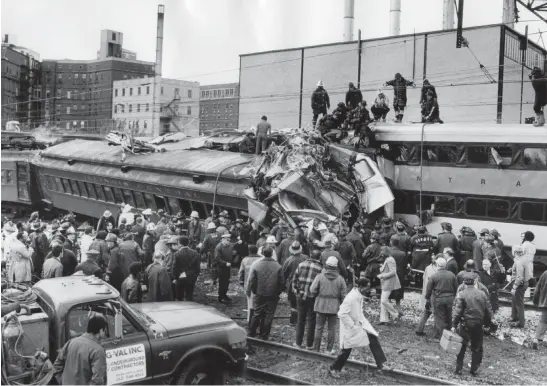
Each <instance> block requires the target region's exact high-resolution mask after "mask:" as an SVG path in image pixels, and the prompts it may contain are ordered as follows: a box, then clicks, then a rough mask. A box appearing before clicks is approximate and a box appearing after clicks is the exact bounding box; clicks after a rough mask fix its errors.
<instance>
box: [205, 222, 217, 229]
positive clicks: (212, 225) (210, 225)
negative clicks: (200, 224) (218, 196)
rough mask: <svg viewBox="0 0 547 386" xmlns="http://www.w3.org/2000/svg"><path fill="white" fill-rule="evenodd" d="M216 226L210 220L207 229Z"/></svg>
mask: <svg viewBox="0 0 547 386" xmlns="http://www.w3.org/2000/svg"><path fill="white" fill-rule="evenodd" d="M216 227H217V226H216V225H215V223H214V222H212V221H211V222H210V223H209V224H208V225H207V229H215V228H216Z"/></svg>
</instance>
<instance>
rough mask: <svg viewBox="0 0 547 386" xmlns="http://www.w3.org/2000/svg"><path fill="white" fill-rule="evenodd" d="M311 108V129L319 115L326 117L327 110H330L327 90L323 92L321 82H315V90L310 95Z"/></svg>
mask: <svg viewBox="0 0 547 386" xmlns="http://www.w3.org/2000/svg"><path fill="white" fill-rule="evenodd" d="M311 108H312V110H313V121H312V124H313V127H315V125H316V124H317V118H318V117H319V114H321V115H323V116H324V115H327V110H328V109H330V99H329V94H328V92H327V90H325V88H324V85H323V81H322V80H320V81H319V82H317V88H316V89H315V91H314V92H313V94H312V95H311Z"/></svg>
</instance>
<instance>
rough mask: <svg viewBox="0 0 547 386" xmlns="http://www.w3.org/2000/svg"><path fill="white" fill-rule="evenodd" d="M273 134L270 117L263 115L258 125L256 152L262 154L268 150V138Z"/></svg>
mask: <svg viewBox="0 0 547 386" xmlns="http://www.w3.org/2000/svg"><path fill="white" fill-rule="evenodd" d="M271 135H272V125H270V123H269V122H268V117H266V116H265V115H263V116H262V118H260V122H258V124H257V125H256V154H262V152H264V151H266V150H268V138H269V136H271Z"/></svg>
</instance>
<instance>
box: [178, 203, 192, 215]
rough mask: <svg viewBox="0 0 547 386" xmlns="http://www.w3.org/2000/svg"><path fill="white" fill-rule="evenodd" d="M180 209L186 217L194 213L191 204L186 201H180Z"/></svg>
mask: <svg viewBox="0 0 547 386" xmlns="http://www.w3.org/2000/svg"><path fill="white" fill-rule="evenodd" d="M180 209H181V210H182V213H184V214H185V215H186V216H190V213H192V207H191V206H190V203H189V202H188V201H186V200H180Z"/></svg>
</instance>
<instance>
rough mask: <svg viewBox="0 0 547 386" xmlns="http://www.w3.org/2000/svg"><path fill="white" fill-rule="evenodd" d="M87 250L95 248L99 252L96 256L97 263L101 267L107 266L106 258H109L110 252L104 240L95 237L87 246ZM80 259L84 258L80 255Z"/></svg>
mask: <svg viewBox="0 0 547 386" xmlns="http://www.w3.org/2000/svg"><path fill="white" fill-rule="evenodd" d="M88 250H96V251H97V252H99V256H97V264H99V266H101V267H106V266H108V260H109V259H110V253H109V251H108V245H107V244H106V241H104V240H99V239H95V240H93V242H92V243H91V245H90V246H89V249H88ZM81 260H85V258H83V257H82V259H81Z"/></svg>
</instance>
